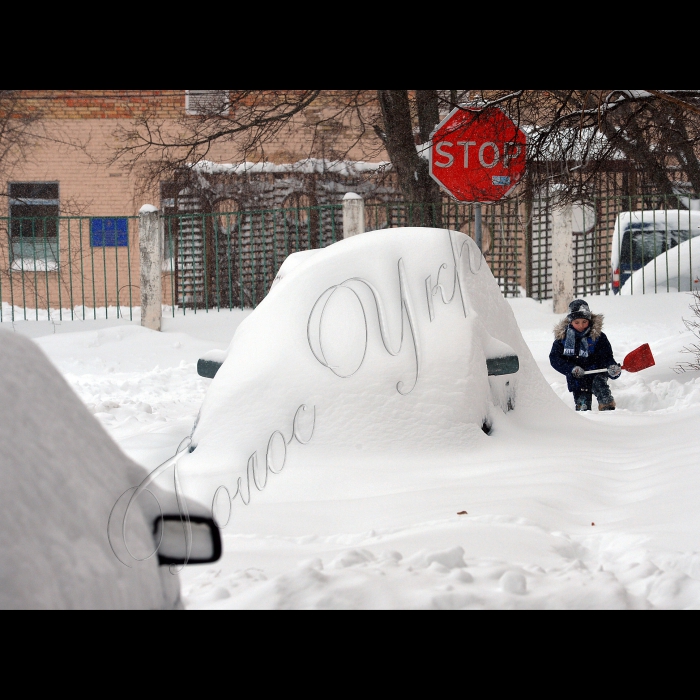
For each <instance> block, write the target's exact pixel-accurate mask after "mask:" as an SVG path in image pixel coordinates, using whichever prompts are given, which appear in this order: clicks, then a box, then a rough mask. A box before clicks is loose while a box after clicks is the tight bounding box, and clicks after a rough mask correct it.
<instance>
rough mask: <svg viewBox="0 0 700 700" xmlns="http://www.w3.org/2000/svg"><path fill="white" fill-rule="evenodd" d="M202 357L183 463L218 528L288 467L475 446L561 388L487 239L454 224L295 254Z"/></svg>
mask: <svg viewBox="0 0 700 700" xmlns="http://www.w3.org/2000/svg"><path fill="white" fill-rule="evenodd" d="M202 365H205V366H202ZM203 370H206V371H208V373H209V376H212V377H213V379H212V383H211V385H210V386H209V389H208V391H207V395H206V397H205V400H204V402H203V404H202V408H201V411H200V414H199V417H198V419H197V421H196V423H195V426H194V428H193V431H192V436H191V438H192V444H191V446H190V449H189V451H188V452H187V453H186V454H183V456H182V458H181V459H180V461H179V468H180V469H181V473H182V475H183V483H185V482H186V483H187V489H186V491H185V492H186V493H191V495H192V497H194V498H197V500H199V501H201V502H206V503H212V511H213V514H214V516H215V519H216V521H217V523H219V524H220V526H221V527H225V526H226V524H227V523H229V522H235V521H236V520H237V518H238V514H237V513H236V509H237V508H239V507H240V505H243V504H246V505H247V504H248V503H249V502H250V501H251V499H255V497H256V494H255V491H256V490H257V491H262V490H263V489H265V487H266V484H267V483H268V481H270V482H272V481H276V480H278V479H280V480H285V481H286V480H287V477H286V476H285V477H277V476H272V475H277V474H281V473H282V472H283V471H284V474H285V475H287V474H288V473H289V472H290V471H291V472H295V471H296V473H299V474H301V473H305V474H312V473H314V472H315V470H316V469H317V468H318V469H320V470H321V472H322V473H323V474H324V475H328V478H332V477H331V475H332V474H333V473H334V469H335V468H337V469H340V470H342V469H344V468H349V469H353V468H369V467H367V466H366V465H370V464H371V465H375V466H376V465H381V464H386V463H388V462H391V463H397V462H399V463H400V462H401V461H409V460H416V459H425V460H427V462H430V463H432V460H434V459H437V457H436V456H437V455H441V454H444V453H445V452H446V451H451V452H450V453H453V452H460V453H462V454H464V455H465V459H467V457H466V455H468V454H469V453H470V452H471V451H473V450H481V449H488V448H489V444H491V445H495V444H496V442H497V440H498V437H497V436H498V434H499V431H500V429H501V426H503V425H504V421H507V420H508V418H507V416H509V415H510V414H511V413H517V412H518V411H520V412H521V413H527V412H528V411H529V410H535V409H534V407H535V406H540V404H539V403H537V402H539V401H542V402H545V403H546V402H547V401H553V400H554V399H556V397H555V396H554V395H553V394H552V392H551V389H550V388H549V386H548V385H547V384H546V382H545V381H544V379H543V378H542V375H541V373H540V372H539V370H538V369H537V367H536V364H535V363H534V360H533V359H532V355H531V353H530V351H529V350H528V348H527V345H526V343H525V341H524V339H523V337H522V334H521V333H520V330H519V328H518V326H517V323H516V321H515V318H514V315H513V312H512V309H511V308H510V306H509V304H508V302H507V301H506V300H505V299H504V298H503V295H502V293H501V291H500V288H499V286H498V283H497V281H496V280H495V278H494V277H493V274H492V273H491V271H490V270H489V268H488V265H487V264H486V262H485V261H484V258H483V255H482V254H481V251H480V250H479V249H478V247H477V246H476V244H475V243H474V241H473V240H472V239H471V238H470V237H468V236H466V235H465V234H463V233H461V232H458V231H448V230H445V229H431V228H414V227H406V228H393V229H385V230H381V231H371V232H367V233H364V234H362V235H359V236H353V237H351V238H348V239H344V240H341V241H338V242H336V243H334V244H333V245H330V246H327V247H326V248H323V249H319V250H316V251H307V252H305V253H304V254H303V255H299V254H295V255H292V256H289V258H288V259H287V260H285V262H284V263H283V265H282V267H281V268H280V271H279V273H278V275H277V278H276V280H275V283H274V285H273V287H272V289H271V291H270V293H269V294H268V295H267V296H266V297H265V299H263V301H262V302H261V303H260V304H259V305H258V306H257V308H256V309H255V310H254V311H253V312H252V313H251V314H250V315H248V316H247V317H246V318H245V320H244V321H243V322H242V323H241V324H240V325H239V326H238V328H237V330H236V333H235V335H234V337H233V339H232V341H231V344H230V346H229V348H228V350H227V351H224V352H222V351H215V352H212V353H207V354H206V355H205V356H204V357H203V358H202V359H201V360H200V367H199V371H200V373H202V372H203ZM540 408H541V407H540ZM537 410H540V409H537ZM330 465H334V469H330ZM373 468H374V467H373ZM321 472H316V473H321ZM308 478H309V480H310V483H309V486H308V489H309V490H308V494H309V497H310V498H311V497H312V494H313V493H314V490H313V484H312V483H311V482H313V479H314V477H312V476H309V477H308ZM324 478H325V477H324ZM239 501H240V502H241V503H240V504H239V503H238V502H239Z"/></svg>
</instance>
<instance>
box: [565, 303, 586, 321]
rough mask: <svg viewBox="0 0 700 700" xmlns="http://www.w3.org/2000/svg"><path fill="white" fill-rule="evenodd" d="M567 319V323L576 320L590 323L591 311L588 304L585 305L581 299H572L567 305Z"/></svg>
mask: <svg viewBox="0 0 700 700" xmlns="http://www.w3.org/2000/svg"><path fill="white" fill-rule="evenodd" d="M567 318H568V319H569V321H574V320H576V319H577V318H585V319H587V320H588V321H590V320H591V310H590V309H589V308H588V304H586V302H585V301H584V300H583V299H574V300H573V301H572V302H571V303H570V304H569V315H568V316H567Z"/></svg>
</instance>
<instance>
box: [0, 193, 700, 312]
mask: <svg viewBox="0 0 700 700" xmlns="http://www.w3.org/2000/svg"><path fill="white" fill-rule="evenodd" d="M689 204H690V203H689V201H688V199H687V198H683V197H668V196H667V197H664V196H655V195H639V196H634V197H631V196H626V197H621V196H616V197H599V198H594V199H593V200H591V201H590V202H587V203H585V204H583V205H581V206H580V207H579V208H578V210H577V211H578V214H577V216H578V219H577V223H576V226H575V227H574V228H575V231H578V232H575V233H573V239H574V241H573V243H574V279H575V290H576V292H575V293H576V294H577V295H580V296H589V295H597V294H614V293H618V292H620V293H622V294H632V293H634V294H639V293H646V294H648V293H659V292H662V291H676V290H678V291H686V290H688V289H693V288H695V287H697V286H698V285H699V284H700V283H699V282H698V280H697V278H696V272H697V271H696V272H694V270H693V267H694V265H696V262H694V261H698V262H700V249H698V250H697V251H695V250H694V249H693V243H694V240H695V238H694V237H696V236H697V235H698V234H700V211H697V212H696V211H691V210H689V209H688V205H689ZM553 206H554V205H553V200H552V199H551V198H549V199H542V200H538V199H534V200H531V201H526V200H519V199H511V200H507V201H505V202H501V203H497V204H493V205H483V209H482V212H483V213H482V222H483V234H482V247H483V252H484V256H485V259H486V262H487V264H488V265H489V267H490V269H491V271H492V273H493V275H494V277H495V278H496V279H497V280H498V283H499V285H500V288H501V291H502V292H503V294H504V296H507V297H513V296H525V295H527V296H531V297H533V298H535V299H540V300H542V299H550V298H551V297H552V264H553V261H552V220H553V213H554V209H553ZM474 214H475V211H474V207H473V206H472V205H469V204H458V203H444V204H442V205H440V206H431V205H417V204H407V203H404V202H390V203H372V202H368V203H366V205H365V229H366V230H367V231H372V230H378V229H384V228H393V227H397V226H437V227H440V228H449V229H452V230H458V231H462V232H464V233H466V234H467V235H470V236H472V237H474V234H475V232H474ZM574 218H576V217H574ZM161 221H162V230H163V248H164V258H163V265H162V271H163V303H164V304H165V305H166V306H167V307H168V308H167V313H170V314H172V315H175V314H177V313H188V312H195V313H196V312H199V311H208V310H212V309H233V308H255V307H256V306H257V305H258V304H259V303H260V301H261V300H262V299H263V298H264V297H265V295H266V294H267V293H268V292H269V290H270V287H271V286H272V283H273V281H274V279H275V276H276V275H277V272H278V270H279V268H280V266H281V265H282V262H283V261H284V260H285V258H286V257H287V256H288V255H290V254H292V253H295V252H298V251H303V250H309V249H313V248H323V247H326V246H328V245H331V244H333V243H335V242H336V241H337V240H340V239H342V238H343V222H342V204H337V205H336V204H334V205H324V206H316V207H296V208H280V209H260V210H254V211H238V212H214V213H201V212H199V213H189V214H168V215H163V216H162V217H161ZM138 222H139V217H138V216H115V217H79V216H68V217H65V216H61V217H37V218H28V217H22V218H17V217H14V218H10V217H4V218H0V322H1V321H7V320H12V321H15V320H31V319H34V320H42V319H50V320H64V319H75V318H79V319H86V318H101V317H103V318H109V317H110V316H112V317H114V316H121V317H125V318H130V319H131V318H133V317H134V312H135V310H136V309H137V308H138V306H139V303H140V293H139V287H138V285H139V250H138V226H139V223H138ZM698 241H700V237H699V238H698ZM696 266H697V265H696Z"/></svg>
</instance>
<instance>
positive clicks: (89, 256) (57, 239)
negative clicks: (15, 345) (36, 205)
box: [0, 216, 139, 322]
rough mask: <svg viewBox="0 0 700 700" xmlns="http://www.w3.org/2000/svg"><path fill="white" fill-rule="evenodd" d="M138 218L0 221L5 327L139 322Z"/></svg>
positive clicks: (0, 300) (0, 317) (0, 299)
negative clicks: (90, 321) (117, 318)
mask: <svg viewBox="0 0 700 700" xmlns="http://www.w3.org/2000/svg"><path fill="white" fill-rule="evenodd" d="M132 241H138V216H119V217H88V216H56V217H50V216H45V217H0V322H3V321H8V320H9V321H16V320H54V321H55V320H58V321H62V320H65V319H76V318H80V319H87V318H98V317H104V318H109V317H110V315H111V316H125V317H128V318H133V309H134V307H137V306H138V303H139V292H138V270H139V267H138V265H139V261H138V245H136V246H134V245H132Z"/></svg>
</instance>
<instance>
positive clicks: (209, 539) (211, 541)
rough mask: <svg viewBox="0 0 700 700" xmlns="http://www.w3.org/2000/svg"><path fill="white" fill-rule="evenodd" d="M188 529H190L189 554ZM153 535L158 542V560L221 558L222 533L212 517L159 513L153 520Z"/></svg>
mask: <svg viewBox="0 0 700 700" xmlns="http://www.w3.org/2000/svg"><path fill="white" fill-rule="evenodd" d="M188 530H189V532H190V533H191V540H190V541H191V544H190V551H189V555H188V552H187V539H188V534H187V533H188ZM153 536H154V538H155V542H156V545H157V546H158V563H159V564H160V565H161V566H163V565H167V564H182V565H185V564H209V563H210V562H214V561H218V560H219V559H220V558H221V553H222V550H223V547H222V543H221V533H220V532H219V528H218V527H217V525H216V523H215V522H214V521H213V520H212V519H211V518H203V517H200V516H195V515H193V516H190V517H189V518H181V517H180V516H179V515H162V516H160V517H158V518H156V520H155V521H154V523H153Z"/></svg>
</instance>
